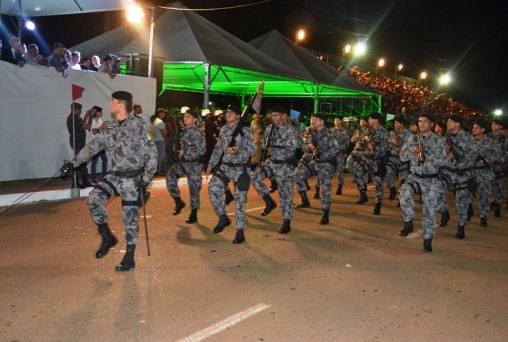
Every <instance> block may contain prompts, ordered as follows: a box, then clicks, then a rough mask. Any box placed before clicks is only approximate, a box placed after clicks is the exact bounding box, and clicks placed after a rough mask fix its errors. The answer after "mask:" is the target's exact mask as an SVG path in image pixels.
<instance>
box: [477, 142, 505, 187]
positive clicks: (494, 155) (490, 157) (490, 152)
mask: <svg viewBox="0 0 508 342" xmlns="http://www.w3.org/2000/svg"><path fill="white" fill-rule="evenodd" d="M476 144H477V147H478V158H477V161H476V163H475V165H474V166H473V169H474V174H475V176H476V178H477V179H478V180H481V179H483V180H484V181H487V180H492V179H493V177H494V172H493V169H492V165H493V164H494V163H495V162H496V161H497V160H499V158H500V157H501V149H500V146H499V145H498V144H496V143H495V142H494V140H493V139H492V138H491V137H489V136H488V135H483V137H482V138H481V139H476Z"/></svg>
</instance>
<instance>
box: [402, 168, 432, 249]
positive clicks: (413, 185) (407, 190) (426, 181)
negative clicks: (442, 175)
mask: <svg viewBox="0 0 508 342" xmlns="http://www.w3.org/2000/svg"><path fill="white" fill-rule="evenodd" d="M440 184H441V182H440V181H439V179H438V178H419V177H417V176H415V175H413V174H410V175H409V176H408V178H407V179H406V181H405V182H404V184H402V185H401V186H400V195H399V200H400V209H401V211H402V219H403V220H404V222H408V221H410V220H414V219H415V201H414V195H415V194H416V193H421V194H422V201H423V215H422V228H423V238H424V239H431V238H434V236H435V227H436V214H437V211H438V208H439V204H438V200H439V187H440Z"/></svg>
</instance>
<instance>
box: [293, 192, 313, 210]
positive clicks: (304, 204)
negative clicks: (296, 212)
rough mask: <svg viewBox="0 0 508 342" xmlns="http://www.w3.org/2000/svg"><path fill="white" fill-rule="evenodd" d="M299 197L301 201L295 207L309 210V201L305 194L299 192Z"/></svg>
mask: <svg viewBox="0 0 508 342" xmlns="http://www.w3.org/2000/svg"><path fill="white" fill-rule="evenodd" d="M300 196H302V201H301V202H300V203H299V204H297V205H296V207H297V208H310V203H309V199H308V198H307V192H306V191H302V192H300Z"/></svg>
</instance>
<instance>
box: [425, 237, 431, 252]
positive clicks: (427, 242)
mask: <svg viewBox="0 0 508 342" xmlns="http://www.w3.org/2000/svg"><path fill="white" fill-rule="evenodd" d="M423 251H424V252H425V253H429V254H432V239H425V240H423Z"/></svg>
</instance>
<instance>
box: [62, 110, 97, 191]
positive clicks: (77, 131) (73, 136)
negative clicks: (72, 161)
mask: <svg viewBox="0 0 508 342" xmlns="http://www.w3.org/2000/svg"><path fill="white" fill-rule="evenodd" d="M82 108H83V106H82V105H81V103H78V102H74V103H73V104H72V105H71V111H72V112H71V113H70V114H69V116H68V117H67V130H68V131H69V142H70V144H71V148H72V149H74V155H75V156H76V155H77V154H78V153H79V151H81V150H82V149H83V148H84V147H85V145H86V131H87V130H89V129H90V126H91V124H92V117H93V116H94V115H95V112H96V109H93V108H92V109H90V110H88V111H87V112H86V115H85V118H84V119H81V117H80V115H81V110H82ZM73 116H74V120H73ZM73 123H74V125H73ZM75 171H76V178H77V179H76V182H77V184H74V177H72V187H73V188H78V187H79V188H80V189H85V188H87V187H89V186H92V184H90V182H89V181H88V169H87V167H86V163H83V164H81V165H79V166H78V167H77V168H76V170H75ZM80 180H81V183H80Z"/></svg>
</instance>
